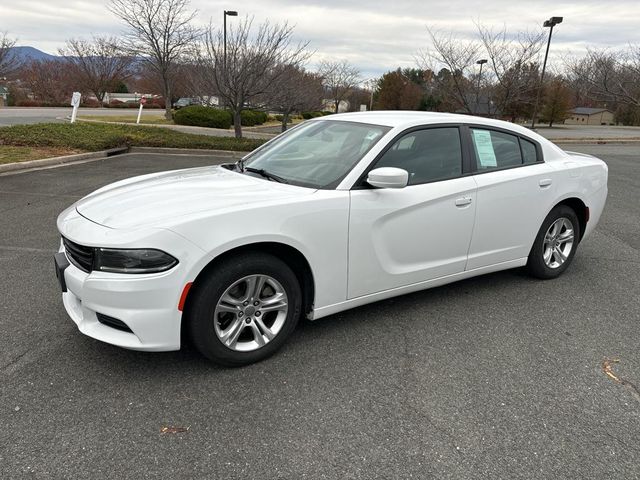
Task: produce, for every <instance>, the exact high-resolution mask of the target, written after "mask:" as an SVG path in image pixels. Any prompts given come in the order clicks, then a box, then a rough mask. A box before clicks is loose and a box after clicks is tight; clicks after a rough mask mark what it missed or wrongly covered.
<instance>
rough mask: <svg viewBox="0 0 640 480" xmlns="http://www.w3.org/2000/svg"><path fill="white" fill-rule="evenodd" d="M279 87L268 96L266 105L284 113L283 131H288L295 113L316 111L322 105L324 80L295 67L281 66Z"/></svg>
mask: <svg viewBox="0 0 640 480" xmlns="http://www.w3.org/2000/svg"><path fill="white" fill-rule="evenodd" d="M277 68H278V69H282V70H283V71H282V72H281V75H280V77H281V80H280V81H279V82H278V87H277V88H275V89H273V91H272V92H269V93H268V94H267V100H266V103H267V104H268V105H269V106H271V107H272V108H274V109H275V110H278V111H279V112H282V131H283V132H284V131H285V130H286V129H287V123H288V122H289V117H290V115H291V114H292V113H293V112H302V111H306V110H316V109H318V108H320V107H321V105H322V98H323V94H324V90H323V87H322V78H321V77H320V76H319V75H317V74H314V73H310V72H307V71H305V70H304V69H303V68H300V67H297V66H294V65H281V66H279V67H277Z"/></svg>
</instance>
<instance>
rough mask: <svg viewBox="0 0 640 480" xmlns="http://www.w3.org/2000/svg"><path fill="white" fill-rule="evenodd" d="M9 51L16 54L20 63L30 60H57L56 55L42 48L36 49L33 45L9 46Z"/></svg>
mask: <svg viewBox="0 0 640 480" xmlns="http://www.w3.org/2000/svg"><path fill="white" fill-rule="evenodd" d="M11 52H12V53H14V54H15V55H16V57H17V58H18V61H19V62H20V63H25V62H28V61H30V60H59V59H60V57H58V56H57V55H51V54H49V53H45V52H43V51H42V50H38V49H37V48H33V47H27V46H24V47H11Z"/></svg>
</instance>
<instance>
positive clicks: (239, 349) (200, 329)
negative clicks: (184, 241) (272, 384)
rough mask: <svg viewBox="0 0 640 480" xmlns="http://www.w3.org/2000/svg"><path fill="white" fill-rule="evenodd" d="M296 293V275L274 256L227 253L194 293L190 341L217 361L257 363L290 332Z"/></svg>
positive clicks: (294, 320) (297, 305)
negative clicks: (228, 254)
mask: <svg viewBox="0 0 640 480" xmlns="http://www.w3.org/2000/svg"><path fill="white" fill-rule="evenodd" d="M301 297H302V295H301V292H300V285H299V284H298V280H297V278H296V275H295V274H294V273H293V271H292V270H291V269H290V268H289V266H288V265H287V264H286V263H284V262H283V261H282V260H280V259H279V258H277V257H274V256H272V255H267V254H261V253H248V254H242V255H239V256H235V257H232V258H230V259H228V260H226V261H223V262H222V263H221V264H220V265H218V266H217V267H216V268H215V270H213V271H212V272H211V273H210V274H209V275H208V276H207V277H206V278H204V279H203V280H202V283H199V284H198V285H197V286H196V288H195V291H194V292H193V297H192V298H191V300H190V302H191V304H190V306H189V307H190V308H189V310H188V312H189V315H188V318H187V321H188V322H189V323H188V327H189V330H190V334H191V340H192V342H193V344H194V345H195V347H196V348H197V349H198V350H199V351H200V352H201V353H202V354H203V355H204V356H206V357H208V358H209V359H211V360H213V361H215V362H217V363H220V364H223V365H227V366H241V365H246V364H249V363H253V362H257V361H259V360H262V359H264V358H266V357H268V356H270V355H272V354H273V353H275V352H276V351H277V350H278V349H279V348H280V347H281V346H282V345H283V344H284V342H285V340H286V338H287V337H288V336H289V334H290V333H291V332H292V331H293V330H294V328H295V326H296V323H297V322H298V319H299V317H300V310H301Z"/></svg>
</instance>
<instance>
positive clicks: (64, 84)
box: [20, 60, 77, 106]
mask: <svg viewBox="0 0 640 480" xmlns="http://www.w3.org/2000/svg"><path fill="white" fill-rule="evenodd" d="M20 77H21V80H22V83H24V85H26V86H27V87H28V88H29V89H30V90H31V94H32V96H33V97H34V100H35V101H37V102H40V103H42V104H45V105H52V106H53V105H57V106H59V105H68V104H69V100H70V99H71V94H72V92H73V91H74V90H75V89H76V88H77V85H75V83H74V81H75V78H73V75H72V73H71V72H70V71H69V69H66V68H60V62H58V61H57V60H31V61H30V62H28V63H27V64H25V65H24V66H22V68H21V70H20Z"/></svg>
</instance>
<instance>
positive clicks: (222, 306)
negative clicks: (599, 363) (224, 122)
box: [55, 111, 607, 366]
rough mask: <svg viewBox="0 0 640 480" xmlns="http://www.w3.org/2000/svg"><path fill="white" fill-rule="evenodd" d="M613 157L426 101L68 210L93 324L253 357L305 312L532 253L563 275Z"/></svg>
mask: <svg viewBox="0 0 640 480" xmlns="http://www.w3.org/2000/svg"><path fill="white" fill-rule="evenodd" d="M606 197H607V166H606V165H605V163H604V162H602V161H601V160H598V159H597V158H594V157H591V156H588V155H582V154H578V153H571V152H565V151H563V150H561V149H560V148H558V147H557V146H555V145H554V144H552V143H550V142H548V141H547V140H545V139H544V138H542V137H541V136H539V135H537V134H536V133H534V132H532V131H530V130H528V129H526V128H523V127H519V126H516V125H513V124H510V123H506V122H502V121H497V120H489V119H484V118H477V117H470V116H460V115H452V114H439V113H424V112H397V111H396V112H394V111H386V112H371V113H367V112H364V113H350V114H340V115H331V116H329V117H323V118H318V119H314V120H310V121H307V122H304V123H302V124H301V125H299V126H297V127H295V128H293V129H291V130H289V131H288V132H286V133H284V134H282V135H280V136H278V137H276V138H275V139H273V140H271V141H269V142H268V143H266V144H265V145H263V146H262V147H260V148H258V149H257V150H255V151H254V152H252V153H250V154H249V155H247V156H246V157H244V158H243V159H242V160H240V161H239V162H237V163H235V164H227V165H221V166H210V167H204V168H191V169H185V170H177V171H172V172H165V173H155V174H151V175H144V176H140V177H135V178H130V179H127V180H123V181H120V182H116V183H114V184H112V185H108V186H106V187H103V188H101V189H99V190H97V191H95V192H94V193H92V194H90V195H88V196H87V197H85V198H83V199H82V200H80V201H78V202H77V203H76V204H75V205H72V206H71V207H69V208H68V209H67V210H65V211H64V212H63V213H62V214H61V215H60V216H59V218H58V229H59V230H60V233H61V235H62V241H61V247H60V252H59V253H58V254H56V257H55V263H56V272H57V274H58V279H59V281H60V285H61V287H62V291H63V294H62V298H63V302H64V306H65V307H66V310H67V312H68V313H69V315H70V316H71V318H72V319H73V321H74V322H75V323H76V324H77V326H78V328H79V329H80V331H81V332H83V333H85V334H86V335H89V336H91V337H93V338H96V339H98V340H102V341H104V342H108V343H111V344H113V345H118V346H120V347H124V348H129V349H135V350H147V351H164V350H177V349H179V348H180V346H181V342H183V341H184V340H185V339H187V338H189V339H190V340H191V341H192V342H193V344H195V346H196V347H197V348H198V350H199V351H201V352H202V353H203V354H204V355H205V356H207V357H208V358H210V359H212V360H214V361H216V362H219V363H222V364H225V365H231V366H235V365H243V364H247V363H251V362H255V361H258V360H260V359H263V358H265V357H267V356H268V355H271V354H273V353H274V352H275V351H276V350H277V349H278V348H280V347H281V346H282V344H283V343H284V342H285V340H286V338H287V337H288V336H289V334H290V333H291V332H292V331H293V329H294V327H295V326H296V323H297V322H298V319H299V318H300V317H301V316H303V315H304V316H306V317H307V318H309V319H312V320H315V319H319V318H321V317H325V316H327V315H331V314H333V313H336V312H340V311H342V310H346V309H349V308H353V307H356V306H358V305H363V304H366V303H370V302H375V301H378V300H382V299H385V298H389V297H394V296H396V295H402V294H406V293H409V292H415V291H417V290H422V289H426V288H430V287H435V286H438V285H442V284H445V283H449V282H454V281H457V280H461V279H464V278H469V277H473V276H476V275H482V274H485V273H489V272H495V271H498V270H504V269H508V268H514V267H522V266H525V265H526V267H527V269H528V271H529V272H530V273H531V274H532V275H534V276H535V277H538V278H543V279H548V278H555V277H557V276H558V275H560V274H561V273H562V272H563V271H564V270H566V268H567V267H568V266H569V264H570V263H571V260H572V259H573V256H574V255H575V253H576V249H577V247H578V244H579V242H580V241H581V240H583V239H584V238H585V237H586V236H587V235H589V233H591V232H592V231H593V229H594V228H595V226H596V224H597V223H598V219H599V218H600V214H601V213H602V210H603V207H604V204H605V200H606Z"/></svg>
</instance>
